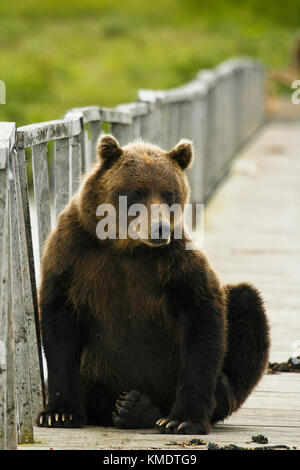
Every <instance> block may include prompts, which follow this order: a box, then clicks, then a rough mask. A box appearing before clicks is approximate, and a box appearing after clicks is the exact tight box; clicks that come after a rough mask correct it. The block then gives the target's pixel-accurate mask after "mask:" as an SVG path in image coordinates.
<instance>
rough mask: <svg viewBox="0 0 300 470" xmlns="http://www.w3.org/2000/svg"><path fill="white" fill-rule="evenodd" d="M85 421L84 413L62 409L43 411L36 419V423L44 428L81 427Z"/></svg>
mask: <svg viewBox="0 0 300 470" xmlns="http://www.w3.org/2000/svg"><path fill="white" fill-rule="evenodd" d="M84 423H85V420H84V417H83V416H82V415H80V414H78V413H70V412H66V411H62V410H46V411H42V412H41V413H39V415H38V417H37V419H36V425H37V426H39V427H42V428H81V427H82V426H84Z"/></svg>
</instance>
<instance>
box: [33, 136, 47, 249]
mask: <svg viewBox="0 0 300 470" xmlns="http://www.w3.org/2000/svg"><path fill="white" fill-rule="evenodd" d="M32 169H33V188H34V199H35V208H36V212H37V225H38V240H39V253H40V257H41V256H42V254H43V247H44V243H45V241H46V239H47V237H48V235H49V233H50V231H51V212H50V188H49V173H48V162H47V143H43V144H38V145H33V146H32Z"/></svg>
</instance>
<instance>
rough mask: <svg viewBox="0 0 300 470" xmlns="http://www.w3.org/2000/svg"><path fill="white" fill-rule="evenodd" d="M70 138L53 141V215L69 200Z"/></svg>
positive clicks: (56, 215) (56, 214)
mask: <svg viewBox="0 0 300 470" xmlns="http://www.w3.org/2000/svg"><path fill="white" fill-rule="evenodd" d="M69 172H70V140H69V139H68V138H66V139H58V140H56V141H55V160H54V184H55V199H54V205H55V217H56V219H57V217H58V215H59V214H60V212H61V211H62V210H63V209H64V208H65V206H66V205H67V203H68V202H69V197H70V188H69V175H70V173H69Z"/></svg>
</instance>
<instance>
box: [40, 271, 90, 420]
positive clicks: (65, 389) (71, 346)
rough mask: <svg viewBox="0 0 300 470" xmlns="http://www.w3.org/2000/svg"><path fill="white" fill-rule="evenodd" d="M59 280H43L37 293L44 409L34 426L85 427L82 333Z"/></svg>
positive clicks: (62, 283) (63, 284) (50, 278)
mask: <svg viewBox="0 0 300 470" xmlns="http://www.w3.org/2000/svg"><path fill="white" fill-rule="evenodd" d="M65 287H66V286H65V283H64V282H63V279H61V278H59V279H58V278H56V277H54V276H53V277H50V276H49V277H47V278H46V279H44V283H43V284H42V288H41V292H40V312H41V317H42V318H41V327H42V338H43V349H44V352H45V356H46V360H47V368H48V381H47V382H48V383H47V405H46V407H45V409H44V410H43V411H42V412H41V413H39V415H38V417H37V420H36V424H37V425H38V426H41V427H72V428H73V427H81V426H82V425H84V423H85V409H84V399H83V396H82V391H81V386H80V377H79V369H80V359H81V353H82V348H83V338H84V330H83V328H82V324H81V323H80V320H79V319H78V318H76V315H75V312H73V311H72V309H71V307H70V305H69V304H68V303H67V302H66V297H65Z"/></svg>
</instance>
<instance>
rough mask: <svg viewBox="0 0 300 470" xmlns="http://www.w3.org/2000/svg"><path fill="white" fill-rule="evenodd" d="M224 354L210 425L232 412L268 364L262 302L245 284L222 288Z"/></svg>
mask: <svg viewBox="0 0 300 470" xmlns="http://www.w3.org/2000/svg"><path fill="white" fill-rule="evenodd" d="M224 290H225V292H226V294H227V306H228V307H227V308H228V314H227V327H228V331H227V352H226V356H225V359H224V366H223V371H222V372H223V373H222V374H221V376H220V377H219V379H218V382H217V388H216V402H217V406H216V408H215V411H214V413H213V416H212V419H211V421H212V422H213V423H214V422H217V421H222V420H224V419H225V418H226V417H227V416H229V415H230V414H231V413H232V412H233V411H236V410H237V409H238V408H239V407H240V406H241V405H242V403H243V402H244V401H245V400H246V398H247V396H248V395H249V393H250V392H251V391H252V390H253V388H254V387H255V385H256V384H257V383H258V381H259V380H260V378H261V376H262V374H263V373H264V371H265V369H266V365H267V361H268V353H269V346H270V341H269V326H268V320H267V317H266V314H265V310H264V306H263V300H262V298H261V296H260V294H259V292H258V291H257V290H256V289H255V288H254V287H252V286H251V285H249V284H246V283H242V284H238V285H226V286H225V287H224Z"/></svg>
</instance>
